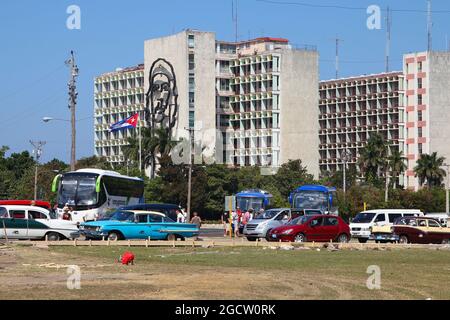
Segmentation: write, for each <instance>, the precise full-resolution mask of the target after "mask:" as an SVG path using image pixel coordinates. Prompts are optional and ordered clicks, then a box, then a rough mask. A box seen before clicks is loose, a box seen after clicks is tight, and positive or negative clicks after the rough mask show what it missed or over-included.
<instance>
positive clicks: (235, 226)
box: [222, 207, 263, 237]
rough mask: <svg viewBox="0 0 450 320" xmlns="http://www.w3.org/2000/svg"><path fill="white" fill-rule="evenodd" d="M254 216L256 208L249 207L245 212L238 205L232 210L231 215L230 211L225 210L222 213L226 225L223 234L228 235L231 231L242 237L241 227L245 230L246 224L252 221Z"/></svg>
mask: <svg viewBox="0 0 450 320" xmlns="http://www.w3.org/2000/svg"><path fill="white" fill-rule="evenodd" d="M261 210H263V209H261ZM253 217H254V210H253V209H252V208H249V209H248V210H245V212H243V211H242V210H241V209H240V208H239V207H237V208H236V210H234V211H232V212H231V215H230V213H229V212H224V213H223V215H222V224H223V226H224V228H223V236H224V237H226V236H227V235H228V234H229V233H231V234H234V236H235V237H240V236H241V231H240V229H242V230H243V229H244V228H245V225H246V224H247V223H248V222H249V221H251V220H252V219H253ZM230 225H231V226H230ZM230 227H231V230H230Z"/></svg>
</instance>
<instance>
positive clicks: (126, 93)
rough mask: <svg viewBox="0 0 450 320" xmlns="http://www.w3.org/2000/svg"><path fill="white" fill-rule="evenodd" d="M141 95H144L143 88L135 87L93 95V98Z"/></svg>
mask: <svg viewBox="0 0 450 320" xmlns="http://www.w3.org/2000/svg"><path fill="white" fill-rule="evenodd" d="M143 93H144V88H143V87H136V88H130V89H121V90H114V91H104V92H97V93H95V94H94V98H95V99H105V98H115V97H123V96H129V95H136V94H143Z"/></svg>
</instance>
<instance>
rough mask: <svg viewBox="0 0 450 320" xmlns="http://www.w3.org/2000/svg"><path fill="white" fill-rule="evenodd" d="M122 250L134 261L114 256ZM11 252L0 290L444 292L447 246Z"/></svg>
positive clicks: (175, 295) (449, 268) (125, 294)
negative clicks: (375, 286)
mask: <svg viewBox="0 0 450 320" xmlns="http://www.w3.org/2000/svg"><path fill="white" fill-rule="evenodd" d="M127 250H130V251H132V252H133V253H134V254H135V256H136V261H135V265H134V266H122V265H120V264H119V263H117V259H118V257H119V255H120V254H122V253H123V252H124V251H127ZM14 255H15V265H12V264H10V265H8V264H6V265H5V267H3V268H1V266H2V264H1V263H2V261H5V260H1V259H0V281H1V282H2V284H3V285H2V286H1V287H0V298H17V297H20V298H25V299H28V298H40V297H42V296H43V295H45V296H46V297H48V298H56V297H61V294H62V293H63V296H62V297H63V298H67V299H78V298H81V299H91V298H101V299H103V298H104V299H427V298H431V299H450V285H449V284H450V250H433V249H392V250H385V251H380V250H362V251H358V250H338V251H334V252H330V251H327V250H326V249H321V250H320V251H316V250H315V249H311V250H291V251H284V250H271V249H269V248H266V249H263V248H262V247H260V248H256V247H254V248H253V247H250V248H249V247H246V248H244V247H241V248H239V247H235V248H230V247H227V248H218V247H216V248H208V249H205V248H195V249H194V248H144V247H134V248H124V247H122V248H120V247H71V246H67V247H50V249H40V250H37V249H36V248H32V247H15V253H14ZM42 263H47V264H48V263H54V264H55V263H56V264H61V265H62V266H61V268H57V269H55V268H43V267H42V266H41V265H40V264H42ZM68 264H77V265H80V268H81V271H82V289H81V290H68V289H66V288H65V281H66V280H65V279H66V274H65V271H66V270H65V269H64V265H68ZM369 265H377V266H379V267H380V269H381V289H379V290H369V289H368V288H367V286H366V281H367V279H368V277H369V274H368V273H367V268H368V266H369ZM27 281H28V282H29V281H32V282H33V285H32V286H31V287H30V285H29V284H27Z"/></svg>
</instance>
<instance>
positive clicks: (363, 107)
mask: <svg viewBox="0 0 450 320" xmlns="http://www.w3.org/2000/svg"><path fill="white" fill-rule="evenodd" d="M319 96H320V100H319V127H320V129H319V140H320V145H319V153H320V160H319V161H320V170H321V171H336V170H342V167H343V163H344V161H347V163H348V164H349V165H350V166H352V165H355V164H356V162H357V159H358V156H359V152H360V150H361V148H363V147H364V146H365V145H366V142H367V139H368V138H369V137H370V135H371V133H373V132H378V133H380V134H381V135H382V136H383V137H384V138H385V139H386V140H387V141H388V142H389V144H390V145H391V148H396V149H398V150H400V151H403V150H404V143H405V137H404V130H405V119H404V117H405V107H404V90H403V74H402V72H389V73H381V74H373V75H365V76H359V77H350V78H344V79H336V80H329V81H321V82H320V84H319ZM345 154H347V156H345ZM401 180H403V179H402V178H401ZM402 182H403V181H401V183H402Z"/></svg>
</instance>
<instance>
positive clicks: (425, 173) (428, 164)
mask: <svg viewBox="0 0 450 320" xmlns="http://www.w3.org/2000/svg"><path fill="white" fill-rule="evenodd" d="M444 161H445V158H444V157H438V155H437V153H436V152H433V153H432V154H422V155H421V156H420V158H419V160H417V165H416V166H415V167H414V172H415V175H416V177H418V178H419V184H420V185H421V186H422V185H423V184H424V183H425V182H426V185H427V187H428V188H432V187H440V186H441V185H442V180H443V179H444V177H445V175H446V173H445V170H444V169H442V168H441V167H442V166H443V164H444Z"/></svg>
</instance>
